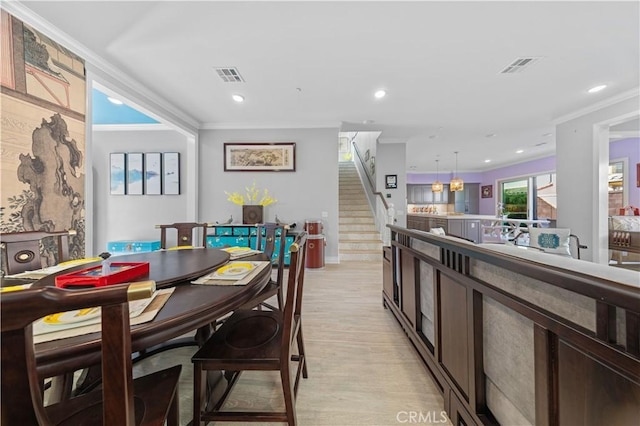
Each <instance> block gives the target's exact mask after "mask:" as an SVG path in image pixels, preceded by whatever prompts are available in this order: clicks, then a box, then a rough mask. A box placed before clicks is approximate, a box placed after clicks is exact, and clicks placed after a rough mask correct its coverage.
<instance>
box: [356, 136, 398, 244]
mask: <svg viewBox="0 0 640 426" xmlns="http://www.w3.org/2000/svg"><path fill="white" fill-rule="evenodd" d="M352 143H353V142H352ZM353 151H354V152H355V153H356V156H355V158H354V162H353V163H354V164H355V166H356V170H357V171H358V175H359V176H360V181H361V182H362V186H363V187H364V192H365V195H366V196H367V201H368V202H369V208H371V212H372V213H373V216H374V220H375V224H376V229H377V230H378V232H379V233H380V235H381V236H382V235H385V234H387V233H388V232H387V221H388V215H387V211H388V210H389V205H388V204H387V200H385V199H384V195H383V194H382V193H381V192H380V191H376V190H375V189H376V186H375V184H374V182H373V177H372V176H371V175H370V174H369V171H368V170H367V167H366V165H365V162H364V160H363V159H362V155H361V154H360V150H359V149H358V146H357V145H356V144H355V143H353ZM355 159H357V161H355ZM385 240H386V238H385ZM383 243H384V241H383Z"/></svg>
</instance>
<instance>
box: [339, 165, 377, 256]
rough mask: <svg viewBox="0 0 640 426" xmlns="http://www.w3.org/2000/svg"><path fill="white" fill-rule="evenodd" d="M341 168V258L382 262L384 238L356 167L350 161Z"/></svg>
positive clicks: (340, 166)
mask: <svg viewBox="0 0 640 426" xmlns="http://www.w3.org/2000/svg"><path fill="white" fill-rule="evenodd" d="M339 170H340V172H339V179H338V186H339V188H338V189H339V190H338V193H339V201H338V204H339V219H338V223H339V227H338V231H339V235H338V238H339V241H338V254H339V255H340V261H341V262H343V261H369V262H379V261H380V260H381V259H382V240H381V239H380V233H379V232H378V230H377V229H376V224H375V220H374V218H373V214H372V213H371V209H370V208H369V203H368V202H367V197H366V195H365V192H364V188H363V187H362V183H361V182H360V177H359V176H358V171H357V170H356V166H355V165H354V164H353V162H351V161H345V162H340V163H339Z"/></svg>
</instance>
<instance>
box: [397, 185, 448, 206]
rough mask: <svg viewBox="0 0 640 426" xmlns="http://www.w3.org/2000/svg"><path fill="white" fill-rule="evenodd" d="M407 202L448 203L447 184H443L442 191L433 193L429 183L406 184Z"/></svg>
mask: <svg viewBox="0 0 640 426" xmlns="http://www.w3.org/2000/svg"><path fill="white" fill-rule="evenodd" d="M407 202H408V204H448V203H449V185H444V189H443V191H442V192H437V193H434V192H433V191H431V185H422V184H421V185H417V184H409V185H407Z"/></svg>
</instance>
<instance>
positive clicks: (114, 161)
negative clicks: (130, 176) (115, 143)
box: [109, 152, 126, 195]
mask: <svg viewBox="0 0 640 426" xmlns="http://www.w3.org/2000/svg"><path fill="white" fill-rule="evenodd" d="M125 174H126V154H125V153H124V152H113V153H111V155H110V157H109V184H110V186H111V195H124V194H126V179H125Z"/></svg>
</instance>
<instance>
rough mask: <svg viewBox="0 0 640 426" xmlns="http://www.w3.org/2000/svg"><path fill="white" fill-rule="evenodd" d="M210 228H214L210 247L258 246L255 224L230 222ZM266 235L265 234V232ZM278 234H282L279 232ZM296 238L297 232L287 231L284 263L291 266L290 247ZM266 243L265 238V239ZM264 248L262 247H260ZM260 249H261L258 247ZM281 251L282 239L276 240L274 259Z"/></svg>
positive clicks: (208, 239) (209, 239)
mask: <svg viewBox="0 0 640 426" xmlns="http://www.w3.org/2000/svg"><path fill="white" fill-rule="evenodd" d="M209 229H212V230H213V233H212V234H209V235H207V247H209V248H221V247H236V246H238V247H251V248H252V249H257V248H256V242H257V239H258V237H257V232H258V228H257V227H256V226H255V225H241V224H229V225H220V226H217V225H216V226H214V227H211V228H209ZM263 235H264V234H263ZM277 235H280V234H279V233H277ZM294 240H295V233H294V232H291V231H287V236H286V238H285V246H284V264H285V266H289V262H290V261H291V253H289V247H290V246H291V244H292V243H293V241H294ZM263 243H264V240H263ZM260 249H262V247H260ZM257 250H259V249H257ZM279 251H280V240H276V245H275V250H274V251H273V257H274V259H275V258H276V257H277V256H278V253H279Z"/></svg>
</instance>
